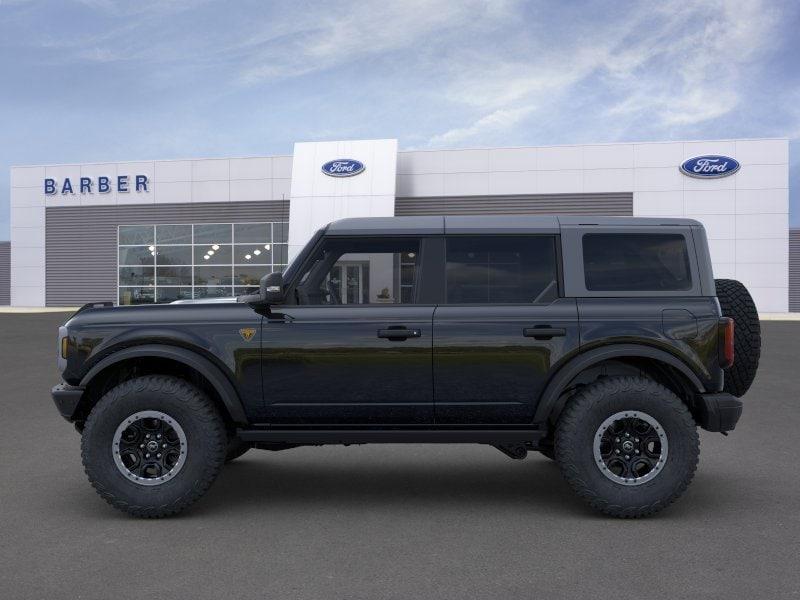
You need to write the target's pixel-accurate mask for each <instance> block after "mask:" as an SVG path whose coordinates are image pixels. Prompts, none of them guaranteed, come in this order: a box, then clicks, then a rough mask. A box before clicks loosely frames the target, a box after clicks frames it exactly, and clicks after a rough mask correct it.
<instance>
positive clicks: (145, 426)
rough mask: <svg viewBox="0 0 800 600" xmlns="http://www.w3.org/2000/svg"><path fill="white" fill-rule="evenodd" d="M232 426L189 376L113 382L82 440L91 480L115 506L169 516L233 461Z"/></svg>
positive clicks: (147, 514)
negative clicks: (229, 457) (229, 447)
mask: <svg viewBox="0 0 800 600" xmlns="http://www.w3.org/2000/svg"><path fill="white" fill-rule="evenodd" d="M225 449H226V436H225V426H224V423H223V421H222V418H221V417H220V415H219V412H218V411H217V409H216V407H215V406H214V404H213V403H212V402H211V401H210V400H209V399H208V398H207V397H206V396H205V394H203V392H201V391H200V390H199V389H197V388H196V387H194V386H192V385H191V384H189V383H188V382H186V381H184V380H183V379H179V378H177V377H170V376H164V375H148V376H144V377H138V378H136V379H131V380H129V381H125V382H123V383H121V384H119V385H118V386H116V387H114V388H112V389H111V390H110V391H109V392H108V393H106V394H105V395H104V396H103V397H102V398H101V399H100V401H99V402H98V403H97V404H96V405H95V406H94V408H93V409H92V411H91V413H90V414H89V418H88V419H87V420H86V427H85V428H84V430H83V436H82V439H81V456H82V459H83V466H84V469H85V471H86V474H87V476H88V477H89V481H90V482H91V484H92V486H93V487H94V488H95V490H96V491H97V493H98V494H100V496H101V497H102V498H103V499H105V500H106V502H108V503H109V504H111V505H112V506H113V507H115V508H118V509H120V510H123V511H125V512H127V513H129V514H132V515H134V516H137V517H150V518H154V517H165V516H169V515H173V514H176V513H178V512H180V511H182V510H183V509H185V508H187V507H188V506H189V505H191V504H193V503H194V502H195V501H197V500H198V499H199V498H200V497H201V496H202V495H203V494H204V493H205V492H206V491H207V490H208V488H209V487H210V486H211V484H212V483H213V482H214V479H215V478H216V476H217V474H218V473H219V470H220V468H221V467H222V464H223V461H224V460H225Z"/></svg>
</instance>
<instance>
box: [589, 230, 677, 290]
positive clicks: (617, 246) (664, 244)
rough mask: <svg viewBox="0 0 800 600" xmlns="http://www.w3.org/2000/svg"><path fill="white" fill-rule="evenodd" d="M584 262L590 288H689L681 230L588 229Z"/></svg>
mask: <svg viewBox="0 0 800 600" xmlns="http://www.w3.org/2000/svg"><path fill="white" fill-rule="evenodd" d="M583 266H584V277H585V280H586V289H587V290H589V291H596V292H619V291H631V292H650V291H652V292H658V291H685V290H691V289H692V276H691V268H690V265H689V252H688V249H687V245H686V238H685V237H684V236H683V235H681V234H661V233H659V234H650V233H587V234H585V235H584V236H583Z"/></svg>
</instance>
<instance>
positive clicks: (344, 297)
mask: <svg viewBox="0 0 800 600" xmlns="http://www.w3.org/2000/svg"><path fill="white" fill-rule="evenodd" d="M418 270H419V240H416V239H397V240H393V239H373V238H358V239H335V238H333V239H329V240H326V241H325V243H324V245H323V247H322V248H320V249H319V250H318V251H317V252H316V255H315V257H314V258H313V259H312V261H311V263H310V266H309V267H308V268H307V269H306V272H305V273H304V274H303V276H302V277H301V280H300V283H299V285H298V286H297V288H296V299H297V303H298V304H306V305H332V304H333V305H336V304H346V305H353V304H412V303H413V302H414V293H415V289H416V279H417V272H418Z"/></svg>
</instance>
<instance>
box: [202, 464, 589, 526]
mask: <svg viewBox="0 0 800 600" xmlns="http://www.w3.org/2000/svg"><path fill="white" fill-rule="evenodd" d="M289 452H291V451H289ZM532 454H533V453H532ZM281 458H282V456H281V453H276V454H272V453H268V454H267V456H265V457H264V456H251V455H247V456H246V457H245V458H243V459H240V460H239V461H236V462H234V463H231V464H229V465H226V467H225V468H224V469H223V471H222V473H221V474H220V476H219V478H218V479H217V481H216V483H215V484H214V486H213V487H212V489H211V490H210V492H209V494H208V495H207V496H206V497H205V498H204V499H203V501H202V502H201V503H199V504H198V506H197V507H196V508H195V509H193V510H192V511H191V512H192V514H200V513H201V512H202V513H206V512H214V513H216V512H218V511H229V510H237V511H238V510H242V509H246V508H247V507H259V508H260V509H263V508H264V507H265V506H269V507H270V508H271V509H274V510H278V509H280V508H282V507H291V508H296V507H298V506H299V505H300V506H302V505H305V506H308V507H313V506H315V505H324V506H326V507H327V508H332V507H333V508H335V505H340V507H344V506H348V507H352V506H354V505H358V506H361V507H372V508H375V507H380V508H395V507H398V506H401V505H402V506H408V505H409V503H414V504H417V505H426V504H436V505H439V506H442V507H449V508H453V507H461V508H469V507H470V506H474V507H485V506H487V505H493V506H498V505H505V506H507V507H514V508H515V509H519V508H523V507H527V508H529V509H530V508H531V507H532V508H533V509H535V510H536V511H537V512H542V513H552V512H562V513H571V514H573V515H575V514H582V513H583V514H591V511H590V510H589V509H588V508H587V507H586V506H585V505H584V504H583V503H582V502H581V501H580V499H578V498H577V497H576V496H575V495H574V493H573V492H572V490H571V489H570V488H569V486H568V485H567V484H566V483H565V482H564V480H563V479H562V478H561V475H560V473H559V471H558V468H557V467H556V465H555V464H554V463H553V462H552V461H550V460H547V459H544V458H543V457H540V456H538V455H531V456H529V457H528V458H527V459H526V460H525V461H511V460H507V461H505V462H504V461H502V459H501V460H499V461H494V460H492V461H489V462H482V463H478V464H475V463H470V462H467V461H463V460H456V461H452V460H436V461H426V460H425V459H424V458H423V457H421V456H420V457H418V460H413V461H412V460H409V459H408V457H404V458H403V459H402V460H399V461H393V460H391V456H390V455H387V457H386V460H370V461H368V462H366V463H365V462H357V461H353V460H352V459H349V460H346V461H344V462H336V461H331V460H325V461H324V463H320V462H316V461H314V460H313V458H310V459H309V460H302V461H298V460H291V461H283V460H281Z"/></svg>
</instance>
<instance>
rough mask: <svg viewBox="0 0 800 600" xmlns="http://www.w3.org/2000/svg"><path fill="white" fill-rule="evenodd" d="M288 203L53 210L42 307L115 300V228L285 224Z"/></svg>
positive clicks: (48, 215) (50, 209)
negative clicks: (155, 225)
mask: <svg viewBox="0 0 800 600" xmlns="http://www.w3.org/2000/svg"><path fill="white" fill-rule="evenodd" d="M288 218H289V203H288V202H287V201H280V200H277V201H267V202H208V203H193V204H156V205H142V204H139V205H130V206H55V207H48V208H47V209H46V211H45V219H46V232H45V243H46V252H45V254H46V260H47V270H46V277H47V282H46V304H47V306H79V305H82V304H85V303H87V302H100V301H112V302H116V299H117V288H116V286H117V226H119V225H137V224H148V225H149V224H151V223H154V224H159V223H176V224H177V223H246V222H254V221H285V220H288Z"/></svg>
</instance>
